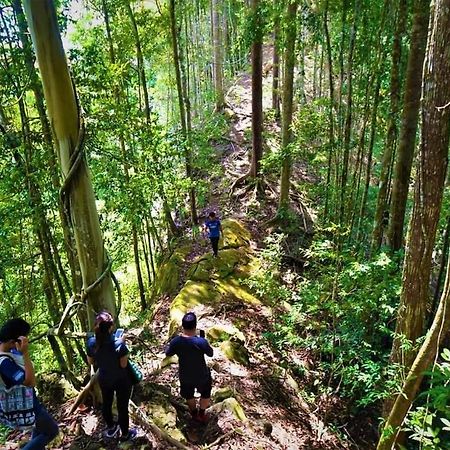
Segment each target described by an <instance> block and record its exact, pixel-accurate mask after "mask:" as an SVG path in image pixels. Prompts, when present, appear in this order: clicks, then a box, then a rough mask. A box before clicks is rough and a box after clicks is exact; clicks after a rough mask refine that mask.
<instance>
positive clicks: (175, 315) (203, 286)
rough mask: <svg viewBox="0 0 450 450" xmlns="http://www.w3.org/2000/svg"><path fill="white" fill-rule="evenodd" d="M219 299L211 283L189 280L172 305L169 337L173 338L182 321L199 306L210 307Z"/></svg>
mask: <svg viewBox="0 0 450 450" xmlns="http://www.w3.org/2000/svg"><path fill="white" fill-rule="evenodd" d="M218 299H219V295H218V292H217V291H216V290H215V289H214V286H213V285H212V284H210V283H204V282H195V281H192V280H189V281H187V282H186V284H185V285H184V287H183V289H181V291H180V292H179V294H178V295H177V296H176V297H175V298H174V299H173V301H172V304H171V305H170V324H169V336H172V335H173V334H174V333H175V331H176V329H177V328H178V327H179V326H180V324H181V319H182V318H183V316H184V315H185V314H186V313H187V312H188V311H192V310H193V309H194V308H195V307H196V306H198V305H208V304H210V303H214V302H216V301H217V300H218Z"/></svg>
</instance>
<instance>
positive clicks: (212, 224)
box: [204, 211, 223, 258]
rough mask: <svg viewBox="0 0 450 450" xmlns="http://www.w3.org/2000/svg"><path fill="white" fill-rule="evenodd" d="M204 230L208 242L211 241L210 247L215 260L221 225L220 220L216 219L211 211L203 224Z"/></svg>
mask: <svg viewBox="0 0 450 450" xmlns="http://www.w3.org/2000/svg"><path fill="white" fill-rule="evenodd" d="M204 226H205V229H206V230H207V232H208V237H209V240H210V241H211V246H212V249H213V253H214V257H215V258H217V252H218V250H219V239H220V234H221V233H222V236H223V231H222V225H221V224H220V220H219V219H218V218H217V217H216V213H215V212H213V211H211V212H210V213H209V215H208V220H207V221H206V222H205V225H204Z"/></svg>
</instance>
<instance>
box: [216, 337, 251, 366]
mask: <svg viewBox="0 0 450 450" xmlns="http://www.w3.org/2000/svg"><path fill="white" fill-rule="evenodd" d="M220 349H221V350H222V352H223V354H224V355H225V356H226V357H227V358H228V359H229V360H230V361H235V362H237V363H239V364H242V365H243V366H248V365H249V364H250V361H249V355H248V350H247V349H246V348H245V346H244V345H243V344H242V343H240V342H237V341H230V340H228V341H223V342H222V343H221V344H220Z"/></svg>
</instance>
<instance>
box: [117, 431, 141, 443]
mask: <svg viewBox="0 0 450 450" xmlns="http://www.w3.org/2000/svg"><path fill="white" fill-rule="evenodd" d="M136 436H137V431H136V429H134V428H132V429H131V430H128V433H127V434H126V435H125V436H120V438H119V441H120V442H125V441H132V440H133V439H134V438H135V437H136Z"/></svg>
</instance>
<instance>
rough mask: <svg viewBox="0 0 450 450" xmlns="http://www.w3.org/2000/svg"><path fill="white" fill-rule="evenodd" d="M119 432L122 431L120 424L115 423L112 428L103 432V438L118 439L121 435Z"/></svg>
mask: <svg viewBox="0 0 450 450" xmlns="http://www.w3.org/2000/svg"><path fill="white" fill-rule="evenodd" d="M119 431H120V427H119V424H118V423H115V424H114V425H113V426H112V427H109V428H107V429H106V430H105V431H104V432H103V436H104V437H105V438H108V439H113V438H115V437H117V435H118V434H119Z"/></svg>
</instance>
